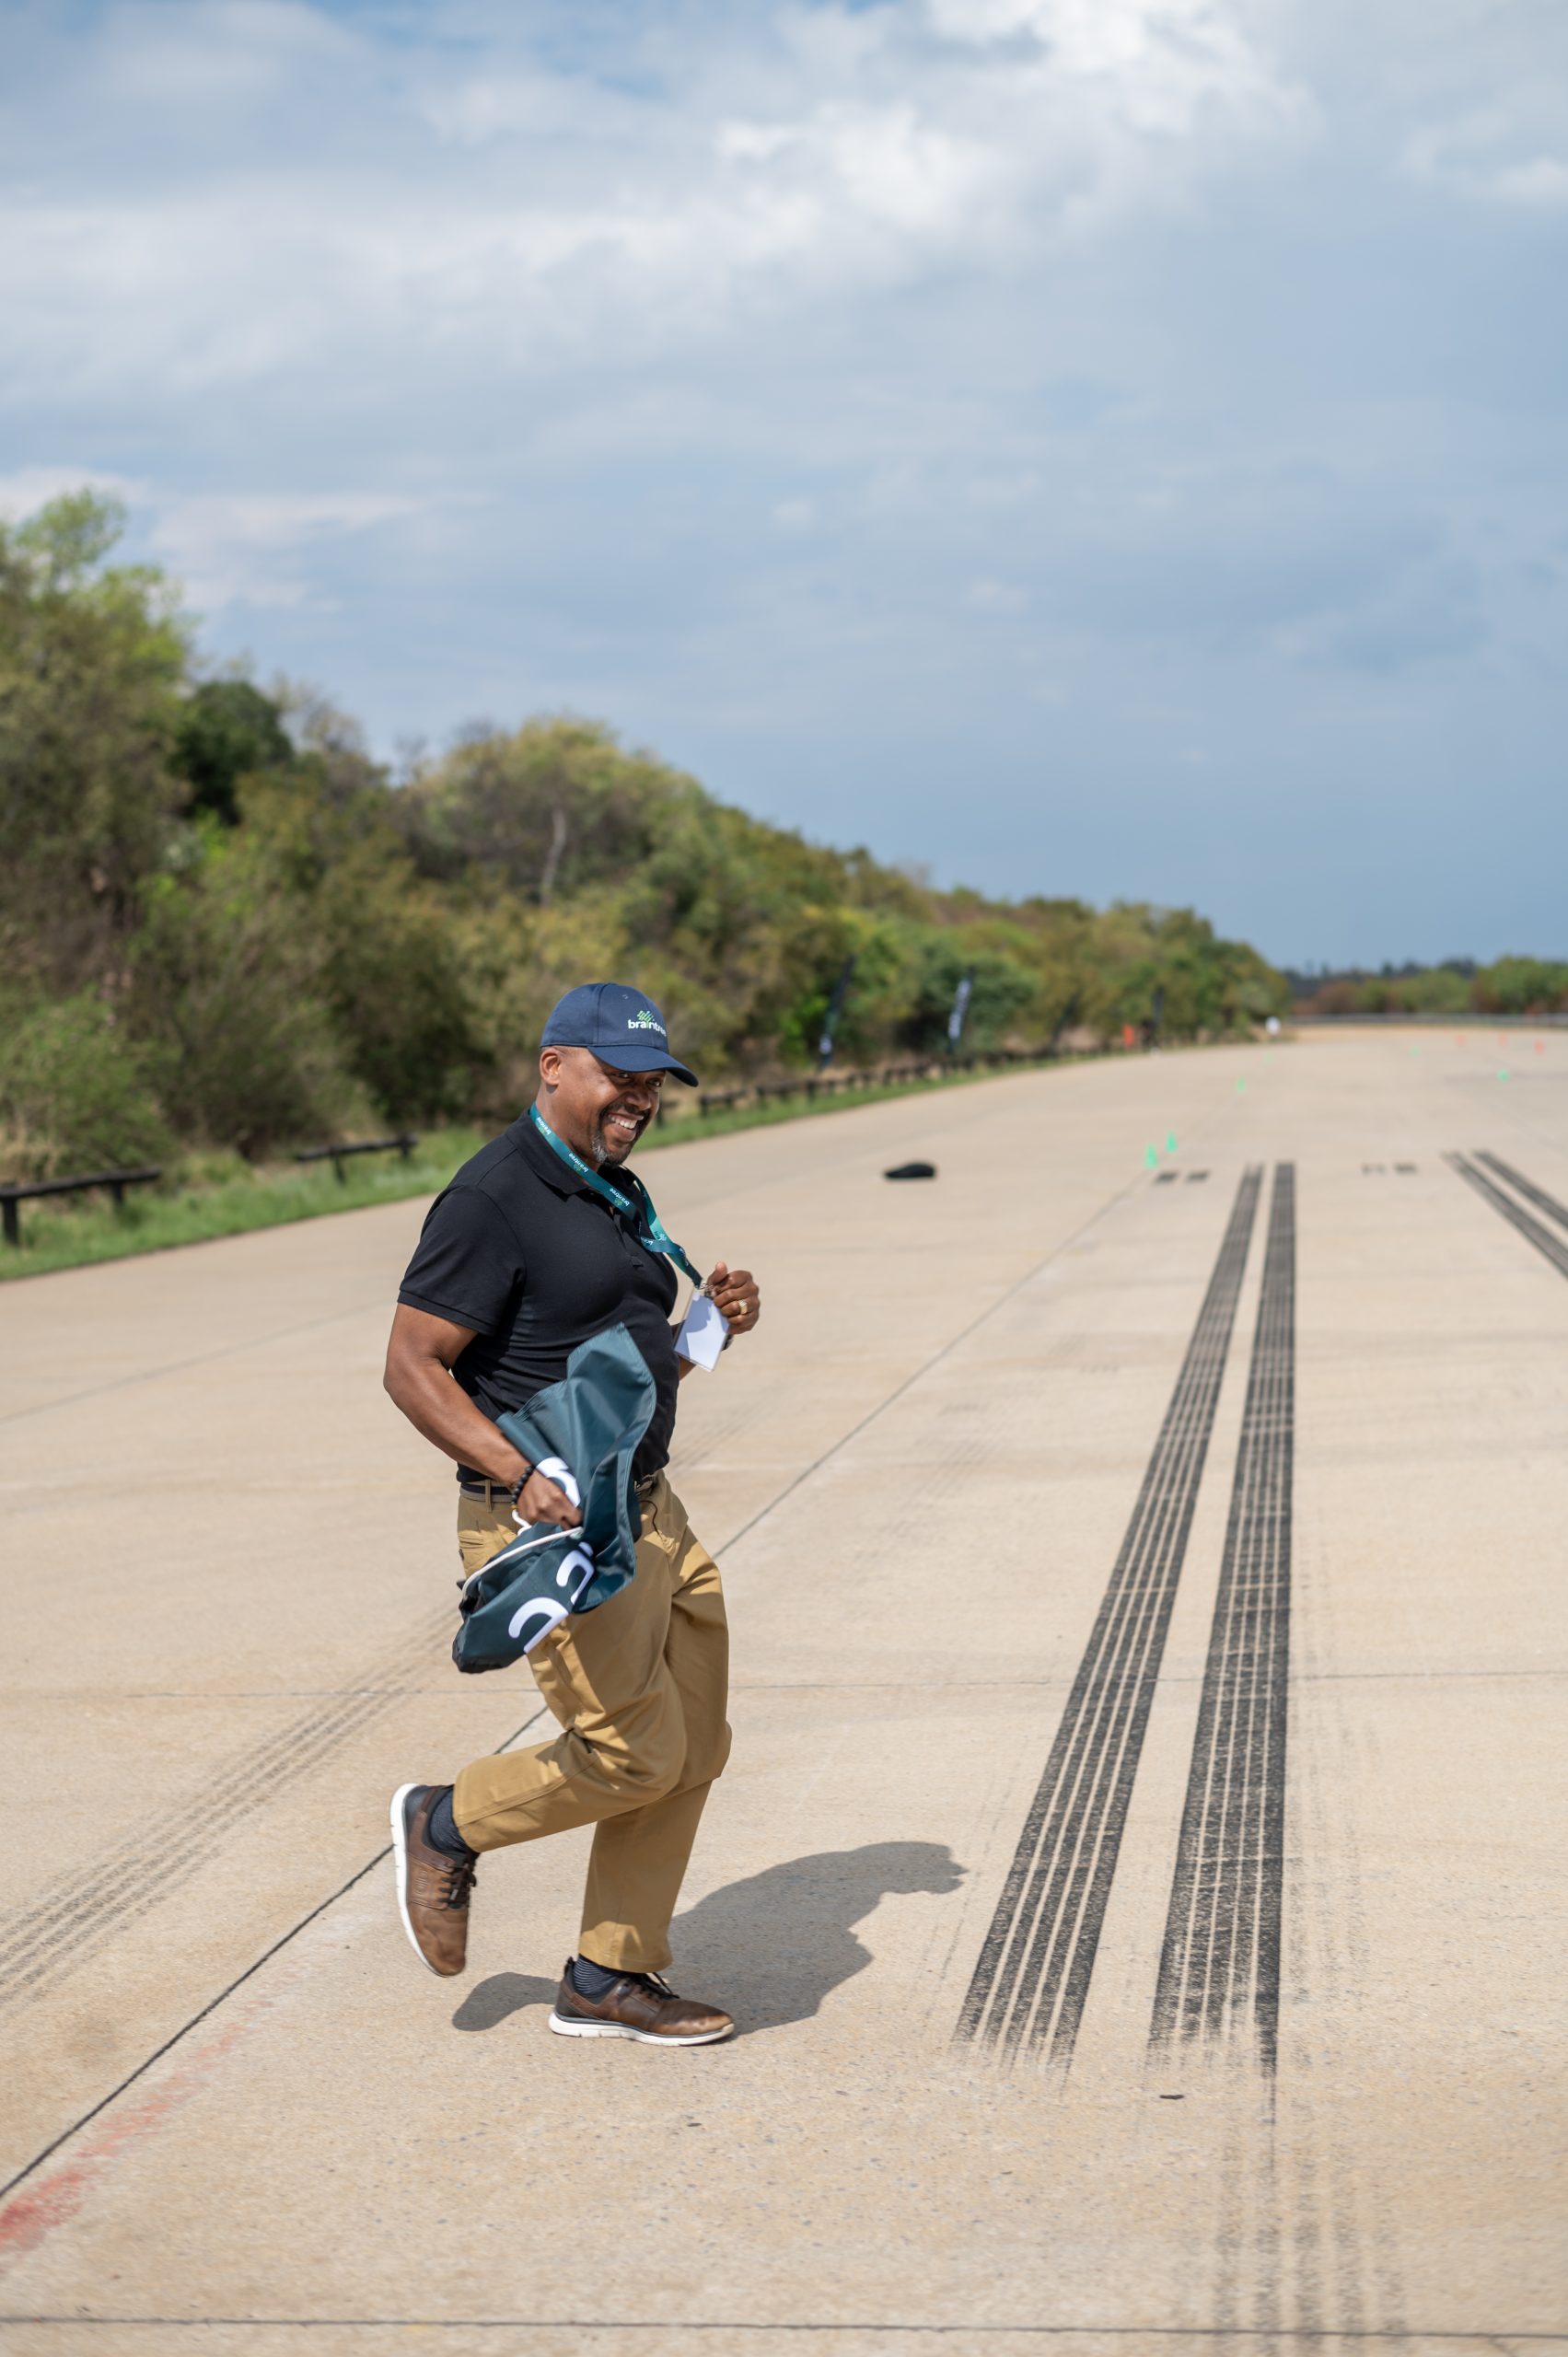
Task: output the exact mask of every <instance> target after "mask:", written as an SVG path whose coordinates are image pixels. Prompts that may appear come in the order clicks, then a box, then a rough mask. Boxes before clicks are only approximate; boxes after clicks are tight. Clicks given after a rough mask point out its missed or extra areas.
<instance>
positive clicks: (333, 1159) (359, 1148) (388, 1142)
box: [294, 1136, 419, 1187]
mask: <svg viewBox="0 0 1568 2357" xmlns="http://www.w3.org/2000/svg"><path fill="white" fill-rule="evenodd" d="M417 1144H419V1140H418V1139H417V1138H412V1137H406V1136H405V1137H398V1138H365V1139H362V1140H361V1141H360V1142H359V1143H358V1144H354V1145H308V1146H304V1147H302V1148H301V1150H300V1151H299V1153H298V1154H296V1155H295V1157H294V1158H295V1160H296V1162H330V1163H331V1166H332V1167H333V1169H334V1170H335V1171H336V1172H337V1174H338V1184H339V1186H340V1187H344V1186H346V1185H347V1184H348V1172H347V1171H346V1170H345V1169H344V1168H343V1164H344V1162H345V1161H346V1160H347V1158H348V1156H349V1155H351V1154H390V1153H391V1152H392V1150H393V1148H394V1147H395V1148H396V1150H397V1152H398V1153H399V1154H401V1156H402V1158H403V1160H404V1161H405V1162H406V1161H407V1160H408V1158H409V1156H410V1155H411V1154H412V1152H413V1150H414V1147H415V1146H416V1145H417Z"/></svg>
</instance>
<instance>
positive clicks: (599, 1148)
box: [593, 1106, 646, 1163]
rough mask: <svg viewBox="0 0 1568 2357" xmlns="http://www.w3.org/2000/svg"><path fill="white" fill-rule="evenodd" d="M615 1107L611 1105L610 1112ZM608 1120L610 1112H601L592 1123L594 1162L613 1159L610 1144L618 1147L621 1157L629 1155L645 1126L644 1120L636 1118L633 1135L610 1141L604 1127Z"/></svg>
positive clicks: (614, 1157)
mask: <svg viewBox="0 0 1568 2357" xmlns="http://www.w3.org/2000/svg"><path fill="white" fill-rule="evenodd" d="M614 1110H615V1108H614V1107H613V1106H611V1107H610V1112H613V1111H614ZM609 1120H610V1113H601V1114H600V1115H599V1117H598V1120H597V1121H596V1122H595V1123H594V1133H593V1157H594V1160H595V1162H596V1163H604V1162H613V1161H615V1159H616V1154H615V1152H614V1151H612V1146H613V1147H614V1148H618V1149H619V1151H620V1154H621V1156H622V1157H624V1156H625V1155H629V1154H630V1153H631V1151H632V1149H633V1146H634V1145H635V1144H637V1141H638V1139H639V1138H641V1136H642V1134H643V1131H644V1129H645V1126H646V1124H645V1122H643V1121H642V1120H638V1122H637V1128H636V1131H635V1132H634V1133H633V1136H631V1137H629V1138H626V1139H624V1140H622V1139H621V1138H616V1139H614V1140H613V1141H612V1140H611V1139H610V1136H609V1134H608V1132H607V1129H606V1124H607V1122H608V1121H609Z"/></svg>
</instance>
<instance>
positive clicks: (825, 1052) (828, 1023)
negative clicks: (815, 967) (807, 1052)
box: [817, 958, 854, 1063]
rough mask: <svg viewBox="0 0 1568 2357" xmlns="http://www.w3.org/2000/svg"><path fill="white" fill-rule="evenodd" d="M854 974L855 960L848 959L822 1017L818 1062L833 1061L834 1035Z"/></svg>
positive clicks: (845, 960)
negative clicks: (825, 1012)
mask: <svg viewBox="0 0 1568 2357" xmlns="http://www.w3.org/2000/svg"><path fill="white" fill-rule="evenodd" d="M853 973H854V958H845V959H844V970H843V972H842V974H841V975H840V976H839V979H838V981H836V982H835V983H834V984H833V995H832V997H831V998H830V1000H829V1001H828V1012H827V1014H826V1015H825V1016H823V1017H822V1036H821V1038H820V1039H819V1040H818V1042H817V1056H818V1061H819V1062H821V1063H828V1062H830V1061H831V1058H832V1053H833V1033H834V1031H835V1030H836V1029H837V1028H838V1020H839V1017H840V1016H841V1015H842V1013H843V1011H844V1001H845V999H846V998H847V997H848V996H849V985H850V977H851V975H852V974H853Z"/></svg>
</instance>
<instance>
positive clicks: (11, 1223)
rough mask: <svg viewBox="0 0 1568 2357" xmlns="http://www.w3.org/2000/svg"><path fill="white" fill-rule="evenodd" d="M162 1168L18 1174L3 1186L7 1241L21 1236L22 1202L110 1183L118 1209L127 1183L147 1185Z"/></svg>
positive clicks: (1, 1215) (0, 1216) (0, 1208)
mask: <svg viewBox="0 0 1568 2357" xmlns="http://www.w3.org/2000/svg"><path fill="white" fill-rule="evenodd" d="M162 1177H163V1172H162V1171H161V1169H152V1168H148V1169H146V1170H95V1171H94V1172H93V1173H92V1174H91V1176H90V1177H88V1178H86V1179H10V1180H7V1181H6V1184H5V1185H4V1186H0V1220H3V1221H4V1223H5V1230H6V1243H7V1244H20V1242H21V1240H22V1222H21V1214H20V1213H19V1212H18V1210H17V1205H18V1204H19V1203H26V1202H34V1201H35V1200H36V1199H37V1198H38V1197H39V1196H40V1195H82V1194H85V1193H86V1192H87V1189H88V1188H89V1187H107V1188H108V1190H109V1191H110V1195H111V1196H112V1197H113V1199H114V1208H115V1210H116V1211H117V1212H119V1211H123V1210H124V1208H125V1190H126V1188H127V1187H148V1186H151V1184H152V1182H153V1180H154V1179H161V1178H162Z"/></svg>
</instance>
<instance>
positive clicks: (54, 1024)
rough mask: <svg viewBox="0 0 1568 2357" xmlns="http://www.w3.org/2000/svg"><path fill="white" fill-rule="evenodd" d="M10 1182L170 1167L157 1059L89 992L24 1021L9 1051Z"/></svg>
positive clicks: (0, 1094) (2, 1066)
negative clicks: (160, 1164)
mask: <svg viewBox="0 0 1568 2357" xmlns="http://www.w3.org/2000/svg"><path fill="white" fill-rule="evenodd" d="M0 1121H3V1122H4V1124H5V1127H6V1131H7V1132H9V1142H10V1151H9V1153H8V1154H7V1155H6V1162H7V1164H8V1165H9V1167H8V1169H7V1170H6V1176H7V1177H13V1178H17V1179H68V1178H81V1177H85V1176H86V1174H87V1172H88V1171H93V1170H112V1169H122V1168H125V1167H129V1166H131V1165H133V1164H136V1163H145V1162H157V1161H161V1160H162V1158H163V1156H164V1155H166V1154H167V1153H168V1151H169V1149H170V1146H171V1144H172V1140H171V1139H170V1136H169V1132H168V1124H167V1123H166V1121H165V1120H164V1118H163V1114H162V1112H161V1111H160V1109H159V1107H158V1102H157V1097H156V1095H155V1094H154V1091H153V1087H152V1081H151V1074H150V1069H149V1059H148V1058H147V1057H146V1055H145V1053H144V1052H143V1051H141V1050H139V1049H138V1048H137V1046H136V1045H135V1043H134V1041H132V1040H129V1039H127V1038H126V1036H125V1033H124V1031H123V1029H122V1027H121V1026H120V1025H119V1024H117V1023H116V1022H115V1020H114V1017H113V1015H112V1013H111V1011H110V1008H109V1007H108V1006H107V1005H106V1004H104V1002H103V1000H102V999H100V998H99V997H98V996H97V995H96V994H95V993H92V992H90V991H81V992H78V993H76V994H75V997H72V998H66V999H60V1000H57V1001H56V1002H55V1004H53V1005H52V1006H50V1005H41V1006H35V1007H33V1008H31V1009H30V1010H28V1011H26V1012H18V1013H17V1015H15V1016H13V1019H12V1020H11V1021H9V1022H7V1023H6V1025H5V1039H4V1046H3V1047H0Z"/></svg>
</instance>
